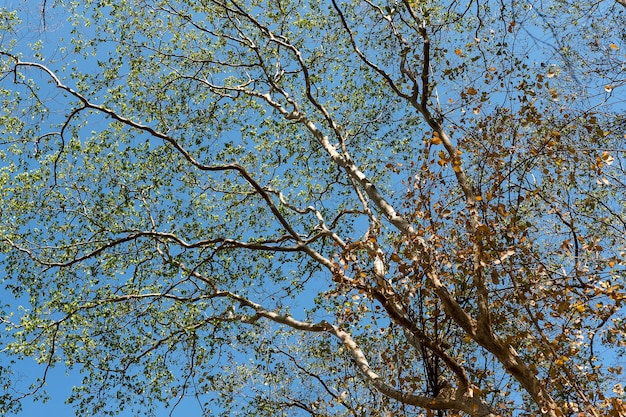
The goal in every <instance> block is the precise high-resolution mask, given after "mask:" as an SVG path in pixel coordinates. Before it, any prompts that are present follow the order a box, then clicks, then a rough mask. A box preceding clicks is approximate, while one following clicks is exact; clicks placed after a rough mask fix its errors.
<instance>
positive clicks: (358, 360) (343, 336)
mask: <svg viewBox="0 0 626 417" xmlns="http://www.w3.org/2000/svg"><path fill="white" fill-rule="evenodd" d="M223 294H224V295H226V296H228V297H229V298H231V299H233V300H236V301H238V302H239V303H240V304H241V305H242V306H245V307H250V308H252V309H254V311H255V315H254V316H253V317H250V318H247V319H246V320H245V321H246V322H249V323H252V322H254V321H255V320H257V319H259V318H265V319H268V320H271V321H273V322H275V323H279V324H282V325H286V326H288V327H291V328H293V329H296V330H301V331H306V332H313V333H329V334H331V335H333V336H335V337H336V338H337V339H339V340H340V341H341V342H342V344H343V346H344V347H345V348H346V349H348V351H349V352H350V355H351V356H352V359H353V360H354V362H355V364H356V366H357V367H358V369H359V371H360V372H361V374H362V375H363V376H364V377H365V378H366V379H367V380H368V381H369V382H370V383H371V384H372V385H373V386H374V387H375V388H376V389H378V390H379V391H380V392H381V393H383V394H385V395H387V396H388V397H390V398H393V399H396V400H398V401H401V402H403V403H405V404H411V405H415V406H418V407H423V408H426V409H429V410H444V409H446V410H450V409H454V410H463V411H465V412H467V413H468V414H470V415H474V416H484V417H495V416H496V414H495V413H493V412H492V411H491V410H490V408H489V406H487V405H486V404H484V403H482V401H480V399H479V398H475V397H472V396H470V395H468V393H467V392H464V391H462V390H456V391H455V393H454V394H453V395H450V396H438V397H436V398H432V397H428V396H423V395H416V394H411V393H407V392H403V391H400V390H398V389H396V388H394V387H392V386H391V385H390V384H388V383H386V382H384V381H383V379H382V377H381V376H380V375H378V374H377V373H376V372H375V371H374V370H373V369H372V368H371V366H370V365H369V362H368V360H367V357H366V356H365V353H364V352H363V351H362V350H361V348H360V347H359V346H358V344H357V343H356V342H355V340H354V339H353V338H352V336H351V335H350V333H348V332H347V331H345V330H343V329H342V328H341V327H339V326H336V325H333V324H331V323H328V322H327V321H320V322H317V323H312V322H305V321H300V320H297V319H295V318H293V317H291V316H289V315H283V314H280V313H277V312H275V311H270V310H267V309H265V308H263V306H261V305H260V304H257V303H255V302H253V301H250V300H248V299H247V298H244V297H242V296H240V295H238V294H235V293H230V292H224V293H223Z"/></svg>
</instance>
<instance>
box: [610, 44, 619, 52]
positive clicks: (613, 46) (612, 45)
mask: <svg viewBox="0 0 626 417" xmlns="http://www.w3.org/2000/svg"><path fill="white" fill-rule="evenodd" d="M609 47H610V48H611V49H615V50H617V49H619V46H617V45H615V44H614V43H612V44H610V45H609Z"/></svg>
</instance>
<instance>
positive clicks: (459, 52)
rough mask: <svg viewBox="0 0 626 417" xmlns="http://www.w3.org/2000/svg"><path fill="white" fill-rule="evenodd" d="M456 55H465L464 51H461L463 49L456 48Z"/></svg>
mask: <svg viewBox="0 0 626 417" xmlns="http://www.w3.org/2000/svg"><path fill="white" fill-rule="evenodd" d="M454 53H455V54H457V55H461V54H463V50H461V48H456V49H455V50H454Z"/></svg>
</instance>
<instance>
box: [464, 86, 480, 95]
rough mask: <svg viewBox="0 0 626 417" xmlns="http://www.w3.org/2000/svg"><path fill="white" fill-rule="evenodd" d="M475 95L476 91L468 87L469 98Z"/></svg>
mask: <svg viewBox="0 0 626 417" xmlns="http://www.w3.org/2000/svg"><path fill="white" fill-rule="evenodd" d="M477 93H478V91H476V89H475V88H474V87H470V88H468V89H467V94H469V95H470V96H475V95H476V94H477Z"/></svg>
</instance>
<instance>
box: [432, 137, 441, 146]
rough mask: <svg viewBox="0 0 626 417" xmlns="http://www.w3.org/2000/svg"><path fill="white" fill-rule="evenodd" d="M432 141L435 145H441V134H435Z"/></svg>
mask: <svg viewBox="0 0 626 417" xmlns="http://www.w3.org/2000/svg"><path fill="white" fill-rule="evenodd" d="M430 143H432V144H433V145H441V138H440V137H439V136H434V137H433V138H432V139H431V140H430Z"/></svg>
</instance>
